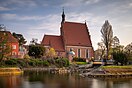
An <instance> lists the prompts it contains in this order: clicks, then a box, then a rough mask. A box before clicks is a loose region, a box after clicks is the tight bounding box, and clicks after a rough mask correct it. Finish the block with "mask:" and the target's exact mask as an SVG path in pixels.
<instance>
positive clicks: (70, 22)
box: [64, 21, 85, 25]
mask: <svg viewBox="0 0 132 88" xmlns="http://www.w3.org/2000/svg"><path fill="white" fill-rule="evenodd" d="M64 23H74V24H83V25H85V23H80V22H70V21H65V22H64Z"/></svg>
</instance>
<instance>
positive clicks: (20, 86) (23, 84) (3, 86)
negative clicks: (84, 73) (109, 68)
mask: <svg viewBox="0 0 132 88" xmlns="http://www.w3.org/2000/svg"><path fill="white" fill-rule="evenodd" d="M131 87H132V79H92V78H81V77H79V76H78V75H77V74H74V75H73V74H50V73H48V72H42V71H41V72H35V71H27V72H24V74H23V75H22V76H0V88H131Z"/></svg>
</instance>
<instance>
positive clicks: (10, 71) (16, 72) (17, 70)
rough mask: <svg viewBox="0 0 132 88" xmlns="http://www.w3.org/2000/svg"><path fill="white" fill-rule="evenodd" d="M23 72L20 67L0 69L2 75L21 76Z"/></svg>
mask: <svg viewBox="0 0 132 88" xmlns="http://www.w3.org/2000/svg"><path fill="white" fill-rule="evenodd" d="M22 73H23V71H22V70H21V69H20V68H19V67H4V68H0V75H19V74H22Z"/></svg>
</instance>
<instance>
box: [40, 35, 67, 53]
mask: <svg viewBox="0 0 132 88" xmlns="http://www.w3.org/2000/svg"><path fill="white" fill-rule="evenodd" d="M41 44H42V45H44V46H50V47H53V48H54V49H55V51H65V50H64V46H63V40H62V37H61V36H54V35H44V38H43V40H42V43H41Z"/></svg>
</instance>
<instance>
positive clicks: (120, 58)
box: [113, 52, 128, 65]
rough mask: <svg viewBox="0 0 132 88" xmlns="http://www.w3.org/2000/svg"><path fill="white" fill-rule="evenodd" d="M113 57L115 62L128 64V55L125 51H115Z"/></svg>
mask: <svg viewBox="0 0 132 88" xmlns="http://www.w3.org/2000/svg"><path fill="white" fill-rule="evenodd" d="M113 59H114V60H115V64H116V65H118V63H121V65H126V64H127V61H128V60H127V56H126V54H125V53H123V52H113Z"/></svg>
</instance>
